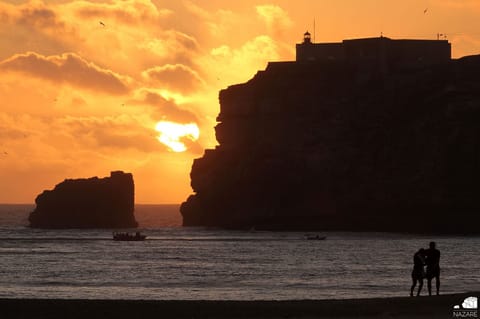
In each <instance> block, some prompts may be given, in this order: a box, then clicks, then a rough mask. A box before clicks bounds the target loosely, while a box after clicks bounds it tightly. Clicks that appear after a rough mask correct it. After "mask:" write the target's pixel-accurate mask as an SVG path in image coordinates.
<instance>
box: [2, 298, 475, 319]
mask: <svg viewBox="0 0 480 319" xmlns="http://www.w3.org/2000/svg"><path fill="white" fill-rule="evenodd" d="M470 296H475V297H480V292H467V293H457V294H449V295H440V296H432V297H428V296H422V297H389V298H369V299H331V300H330V299H325V300H290V301H267V300H265V301H227V300H223V301H222V300H212V301H210V300H97V299H95V300H94V299H8V298H1V299H0V313H1V317H2V318H5V319H17V318H22V319H23V318H35V319H43V318H45V319H46V318H48V319H55V318H69V319H76V318H78V319H80V318H89V319H94V318H102V319H104V318H115V319H122V318H129V319H133V318H256V319H261V318H452V313H453V307H454V305H461V304H462V302H463V300H464V299H465V298H467V297H470Z"/></svg>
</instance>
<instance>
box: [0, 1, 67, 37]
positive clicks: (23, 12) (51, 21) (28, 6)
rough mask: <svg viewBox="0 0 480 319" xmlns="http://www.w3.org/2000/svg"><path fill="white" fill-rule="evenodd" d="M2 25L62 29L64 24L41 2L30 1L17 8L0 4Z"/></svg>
mask: <svg viewBox="0 0 480 319" xmlns="http://www.w3.org/2000/svg"><path fill="white" fill-rule="evenodd" d="M0 17H1V21H2V23H13V24H15V25H17V26H27V27H30V28H32V29H34V28H43V29H45V28H49V29H57V31H58V29H63V28H65V24H64V23H63V22H62V21H61V20H60V18H59V16H58V15H57V13H56V12H55V11H54V10H53V9H52V8H50V7H48V6H46V5H45V4H44V3H43V2H41V1H30V2H27V3H24V4H22V5H19V6H14V5H9V4H6V3H2V2H0Z"/></svg>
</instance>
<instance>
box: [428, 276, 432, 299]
mask: <svg viewBox="0 0 480 319" xmlns="http://www.w3.org/2000/svg"><path fill="white" fill-rule="evenodd" d="M427 288H428V295H429V296H431V295H432V278H427Z"/></svg>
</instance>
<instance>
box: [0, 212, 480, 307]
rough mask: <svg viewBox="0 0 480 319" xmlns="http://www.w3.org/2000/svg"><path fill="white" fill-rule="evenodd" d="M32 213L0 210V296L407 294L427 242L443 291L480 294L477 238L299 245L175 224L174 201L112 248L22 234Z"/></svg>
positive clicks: (351, 237) (275, 236)
mask: <svg viewBox="0 0 480 319" xmlns="http://www.w3.org/2000/svg"><path fill="white" fill-rule="evenodd" d="M33 208H34V206H33V205H0V298H62V299H148V300H173V299H175V300H304V299H344V298H368V297H388V296H408V295H409V293H410V285H411V277H410V274H411V270H412V266H413V265H412V259H413V254H414V253H415V252H416V251H417V250H418V248H420V247H425V248H426V247H427V246H428V243H429V242H430V241H435V242H437V248H438V249H439V250H440V251H441V254H442V255H441V260H440V262H441V269H442V270H441V280H442V286H441V292H442V293H456V292H465V291H479V290H480V237H479V236H474V237H462V236H421V235H411V234H391V233H345V232H321V233H318V234H319V235H322V236H327V239H326V240H305V238H304V236H305V233H300V232H264V231H231V230H219V229H208V228H195V227H192V228H191V227H181V216H180V214H179V213H178V205H137V206H136V208H135V215H136V218H137V221H138V222H139V224H140V230H141V231H142V233H144V234H145V235H147V236H148V237H147V240H145V241H143V242H116V241H113V240H112V231H111V230H107V229H89V230H76V229H68V230H43V229H32V228H29V227H28V220H27V218H28V213H29V212H30V211H31V210H32V209H33ZM311 234H312V233H311ZM312 235H313V234H312ZM426 292H427V290H426V283H425V285H424V291H423V294H426Z"/></svg>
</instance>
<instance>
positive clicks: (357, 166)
mask: <svg viewBox="0 0 480 319" xmlns="http://www.w3.org/2000/svg"><path fill="white" fill-rule="evenodd" d="M220 109H221V110H220V114H219V116H218V122H219V123H218V125H217V126H216V136H217V140H218V142H219V146H218V147H217V148H216V149H214V150H206V151H205V154H204V156H203V157H202V158H199V159H196V160H195V161H194V163H193V166H192V170H191V186H192V188H193V190H194V192H195V194H194V195H191V196H190V197H189V198H188V199H187V200H186V202H184V203H183V204H182V206H181V212H182V215H183V223H184V225H186V226H216V227H228V228H249V227H256V228H257V229H262V228H263V229H288V230H294V229H302V230H305V229H322V230H360V231H407V232H410V231H411V232H427V233H431V232H456V233H464V232H468V233H472V232H474V233H475V232H476V233H478V232H479V226H478V225H479V224H480V223H479V221H480V214H479V212H480V187H479V181H480V124H479V123H480V56H471V57H465V58H462V59H459V60H452V61H450V62H446V63H443V64H440V65H434V66H428V67H422V68H398V69H392V70H388V72H385V70H379V69H375V68H370V67H369V66H368V65H353V64H346V63H343V64H340V63H334V62H329V63H327V62H325V63H319V62H310V63H308V62H304V63H300V62H284V63H270V64H269V65H268V66H267V68H266V70H265V71H260V72H258V73H257V74H256V75H255V77H254V78H253V79H251V80H250V81H248V82H247V83H244V84H240V85H234V86H230V87H229V88H227V89H226V90H223V91H221V92H220Z"/></svg>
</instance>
